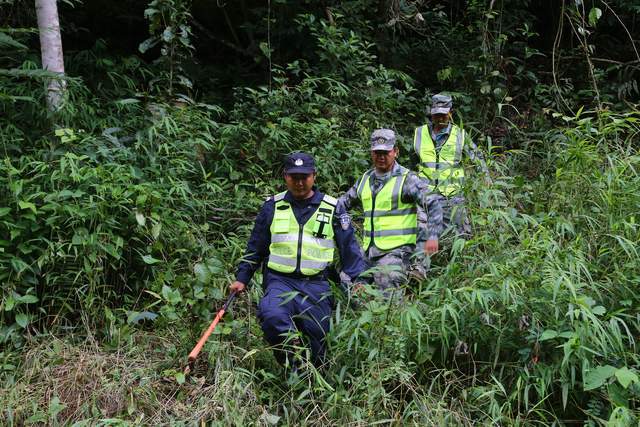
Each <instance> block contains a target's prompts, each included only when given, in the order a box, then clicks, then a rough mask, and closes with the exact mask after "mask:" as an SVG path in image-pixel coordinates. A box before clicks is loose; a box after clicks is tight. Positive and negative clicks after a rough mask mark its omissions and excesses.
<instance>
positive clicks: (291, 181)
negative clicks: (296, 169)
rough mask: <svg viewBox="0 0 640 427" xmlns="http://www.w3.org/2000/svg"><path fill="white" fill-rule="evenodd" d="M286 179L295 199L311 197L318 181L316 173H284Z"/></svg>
mask: <svg viewBox="0 0 640 427" xmlns="http://www.w3.org/2000/svg"><path fill="white" fill-rule="evenodd" d="M284 181H285V182H286V183H287V189H288V190H289V191H290V192H291V194H292V195H293V198H294V199H297V200H304V199H308V198H309V197H311V192H312V190H313V184H314V183H315V182H316V174H315V173H292V174H288V173H285V174H284Z"/></svg>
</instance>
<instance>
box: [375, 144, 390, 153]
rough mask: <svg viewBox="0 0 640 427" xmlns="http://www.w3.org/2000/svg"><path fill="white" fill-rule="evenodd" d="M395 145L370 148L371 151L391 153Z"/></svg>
mask: <svg viewBox="0 0 640 427" xmlns="http://www.w3.org/2000/svg"><path fill="white" fill-rule="evenodd" d="M395 146H396V145H395V144H380V145H373V146H371V151H391V150H393V147H395Z"/></svg>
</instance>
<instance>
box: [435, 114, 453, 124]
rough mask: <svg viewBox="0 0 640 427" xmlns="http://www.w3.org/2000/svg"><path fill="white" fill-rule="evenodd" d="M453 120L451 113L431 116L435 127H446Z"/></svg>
mask: <svg viewBox="0 0 640 427" xmlns="http://www.w3.org/2000/svg"><path fill="white" fill-rule="evenodd" d="M450 119H451V112H449V113H448V114H433V115H431V121H432V122H433V125H434V126H436V127H445V126H447V125H448V124H449V120H450Z"/></svg>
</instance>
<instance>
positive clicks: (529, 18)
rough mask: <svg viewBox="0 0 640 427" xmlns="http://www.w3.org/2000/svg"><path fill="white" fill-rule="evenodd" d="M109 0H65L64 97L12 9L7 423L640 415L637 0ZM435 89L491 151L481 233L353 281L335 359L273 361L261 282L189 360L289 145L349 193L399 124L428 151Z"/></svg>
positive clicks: (6, 46)
mask: <svg viewBox="0 0 640 427" xmlns="http://www.w3.org/2000/svg"><path fill="white" fill-rule="evenodd" d="M108 3H109V4H106V3H105V2H79V1H67V2H62V3H60V4H59V7H60V15H61V19H62V23H63V36H64V42H65V64H66V69H67V74H68V79H67V85H68V91H67V94H66V97H67V98H66V101H65V103H64V105H63V107H62V109H61V110H60V111H58V112H56V113H53V114H52V113H48V112H47V110H46V108H45V106H44V90H43V87H44V82H45V80H46V79H48V78H50V77H51V76H50V75H49V73H47V72H45V71H42V70H40V69H39V51H38V48H39V46H38V43H37V31H36V30H34V29H33V27H34V26H35V23H34V22H33V21H34V19H33V14H32V13H31V12H33V10H32V9H30V8H32V7H33V5H32V4H31V3H30V2H25V1H8V2H3V3H2V4H1V5H0V8H2V11H3V13H4V16H6V18H7V19H6V24H4V23H3V26H2V28H0V47H1V48H2V49H3V52H4V54H3V55H2V57H1V58H0V67H1V69H0V112H1V114H0V138H1V142H0V155H1V156H2V164H1V166H0V282H1V283H2V300H1V302H0V344H1V347H0V378H2V386H1V387H0V390H1V392H2V396H3V398H2V399H1V401H2V405H0V411H2V415H3V418H4V419H5V420H7V423H8V424H16V425H21V424H25V423H27V424H33V423H49V424H56V423H60V424H69V423H72V422H77V423H79V424H78V425H84V424H89V423H96V424H100V425H102V424H104V425H114V424H123V425H127V424H171V423H184V424H193V423H195V422H198V421H201V420H210V421H218V422H220V423H224V424H239V425H244V424H248V423H255V424H278V423H281V424H340V425H342V424H346V423H355V424H368V423H372V422H378V423H383V424H400V423H403V424H404V423H414V424H438V425H441V424H446V423H450V424H455V425H458V424H474V423H484V424H518V425H529V424H551V423H556V424H566V423H572V422H581V423H585V424H589V425H599V424H603V425H604V424H607V425H629V424H631V423H633V424H637V422H638V421H637V416H638V413H637V402H638V393H639V392H640V380H639V378H638V369H639V366H638V365H639V361H638V357H637V350H636V337H637V336H638V332H639V324H638V316H637V313H638V307H639V299H638V297H637V292H636V289H637V286H638V284H639V282H640V271H639V269H640V266H639V263H638V240H639V235H640V234H639V232H638V231H639V230H638V228H639V225H638V219H637V218H636V216H637V208H638V206H640V178H639V176H638V167H639V166H640V165H639V163H640V156H639V155H638V132H639V131H640V129H639V124H638V120H639V119H640V116H639V113H638V109H637V104H636V103H635V102H637V99H638V88H637V74H638V66H639V65H640V64H639V61H640V57H637V51H636V49H637V46H635V45H634V44H633V41H632V40H630V35H632V34H635V32H634V29H635V26H636V25H637V23H636V18H635V14H636V13H637V12H638V6H635V5H633V4H632V2H625V1H611V2H607V3H605V2H600V1H593V2H583V1H576V2H564V3H563V2H560V3H559V4H555V2H554V3H553V4H551V3H548V4H547V3H544V2H534V1H525V0H522V1H509V2H506V1H505V2H501V1H496V2H493V1H491V2H479V1H471V2H435V3H433V2H421V1H408V2H396V1H380V2H371V1H363V0H360V1H342V2H287V1H273V2H271V3H267V5H266V6H265V4H264V2H250V1H246V2H244V1H243V2H240V4H239V5H236V6H232V5H226V6H213V5H211V4H208V3H207V2H199V1H195V0H194V1H182V0H154V1H151V2H148V4H146V5H145V6H146V10H145V8H141V7H140V5H139V4H137V3H139V2H122V3H123V4H111V3H114V2H108ZM542 3H544V4H542ZM98 10H99V11H101V13H102V14H103V15H99V16H98V15H97V13H98V12H97V11H98ZM119 16H120V17H122V16H124V17H125V18H126V19H125V20H124V21H119V19H123V18H118V17H119ZM89 17H92V19H89ZM110 20H113V21H111V22H110ZM125 21H126V22H128V24H127V25H128V27H127V28H129V29H130V30H131V31H130V32H129V33H128V36H126V37H123V36H122V35H121V34H118V32H117V31H115V30H114V24H113V22H115V23H121V24H122V23H123V22H125ZM141 23H142V25H140V24H141ZM123 25H124V24H123ZM83 28H92V29H93V31H94V32H95V33H96V34H98V35H99V36H100V37H102V38H100V39H97V40H93V41H91V42H90V43H89V42H87V40H85V39H86V32H84V30H83ZM141 28H142V30H144V31H141V30H140V29H141ZM147 29H148V31H147ZM138 35H139V37H138ZM212 46H213V47H212ZM614 47H615V48H614ZM440 90H447V91H449V92H451V93H452V94H453V95H454V98H455V102H456V105H457V107H458V108H457V115H456V120H457V121H461V122H464V125H465V127H466V128H467V129H469V130H470V131H471V133H472V135H473V137H474V139H475V140H476V142H478V143H479V145H480V146H481V147H483V149H484V150H485V151H486V152H487V153H488V155H489V160H490V168H491V170H492V175H493V179H494V183H493V185H491V186H488V187H487V186H486V185H485V184H483V183H481V182H475V181H473V180H472V181H471V182H470V185H469V188H468V194H469V205H470V207H471V211H472V219H473V225H474V238H473V239H471V240H469V241H462V240H457V241H449V240H447V241H445V242H444V250H443V251H442V253H440V254H439V255H438V256H436V257H435V258H434V259H433V260H432V270H431V272H430V274H429V277H427V279H426V280H424V281H422V282H420V283H415V282H414V283H412V285H411V289H410V292H409V295H408V297H407V300H406V301H405V303H404V304H402V305H401V306H397V305H393V304H392V305H389V304H387V303H385V302H384V301H383V300H382V299H380V298H379V297H377V296H376V295H375V293H373V294H372V295H370V298H369V299H368V300H367V302H365V303H364V304H363V305H362V306H360V307H359V308H357V309H354V308H353V306H352V305H351V304H350V303H349V301H347V300H346V298H345V297H343V296H340V295H341V294H338V295H339V296H338V302H337V306H336V311H335V314H334V317H333V318H332V324H333V328H332V333H331V335H330V337H329V345H330V354H331V357H330V360H329V364H328V367H327V369H326V370H324V371H322V372H318V371H315V370H312V371H311V374H310V375H309V376H307V377H304V378H303V379H298V380H297V381H287V379H286V378H285V377H284V376H283V375H282V373H281V372H280V370H279V368H278V367H277V365H276V364H275V361H274V360H273V358H272V356H271V354H270V350H269V349H268V348H266V345H265V344H264V342H263V341H262V336H261V331H260V328H259V325H258V324H257V323H256V320H255V308H254V305H255V303H256V302H257V300H258V298H259V296H260V293H261V290H260V286H254V287H253V289H252V291H251V296H250V298H248V299H245V300H242V301H238V302H237V303H236V306H235V307H234V309H233V310H232V313H231V314H230V315H229V316H228V318H227V319H226V322H225V323H224V325H223V326H222V327H220V328H218V329H217V330H216V335H215V336H214V337H212V339H211V340H210V342H209V343H208V344H207V346H206V347H205V353H204V354H203V355H202V356H201V357H202V359H203V360H202V361H201V362H200V363H199V364H198V365H197V366H196V367H195V371H194V373H193V375H192V376H191V377H188V378H185V377H184V376H183V374H182V373H181V371H182V364H183V363H184V357H185V354H186V353H187V352H188V351H189V349H190V347H191V346H192V345H193V343H194V342H195V340H196V339H197V338H198V334H199V333H200V332H201V330H202V328H203V327H204V326H205V325H206V324H207V322H208V321H209V319H211V317H212V316H213V314H214V313H215V310H216V309H217V307H218V306H219V305H220V304H221V302H222V301H223V299H224V294H225V293H226V287H227V285H228V283H229V281H230V280H232V278H233V273H234V266H235V264H236V263H237V261H238V260H239V259H240V257H241V256H242V253H243V250H244V245H245V241H246V238H247V236H248V233H249V231H250V229H251V226H252V219H253V216H254V215H255V213H256V212H257V210H258V209H259V207H260V205H261V204H262V201H263V200H264V198H265V197H266V196H268V195H270V194H273V193H274V192H276V191H278V190H279V189H280V188H281V187H282V182H281V172H280V169H279V165H280V162H281V159H282V157H283V155H285V154H287V153H289V152H291V151H295V150H305V151H309V152H311V153H313V154H314V155H315V156H316V158H317V159H318V164H319V184H320V186H321V187H322V189H323V190H325V191H327V192H328V193H330V194H336V195H337V194H340V192H341V191H344V190H346V189H347V188H348V187H349V185H351V184H352V183H353V181H354V180H355V178H356V177H357V176H359V174H361V173H362V172H363V171H364V170H366V169H367V168H368V164H369V160H368V147H367V143H366V141H367V137H368V135H369V133H370V132H371V130H372V129H374V128H376V127H380V126H386V127H392V128H394V129H396V130H397V131H398V133H399V135H400V137H401V147H402V153H401V162H402V163H403V164H405V165H407V166H411V165H413V161H414V159H411V157H410V156H409V152H410V145H411V137H412V132H413V128H414V127H415V126H417V125H419V124H422V122H423V121H424V120H425V108H426V106H427V105H428V102H429V101H428V100H429V97H430V95H431V94H432V93H435V92H438V91H440ZM259 281H260V277H257V278H256V283H259ZM83 423H84V424H83Z"/></svg>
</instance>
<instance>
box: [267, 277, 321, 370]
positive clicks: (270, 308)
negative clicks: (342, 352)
mask: <svg viewBox="0 0 640 427" xmlns="http://www.w3.org/2000/svg"><path fill="white" fill-rule="evenodd" d="M265 284H266V287H265V293H264V296H263V297H262V299H261V300H260V303H259V305H258V318H259V319H260V323H261V325H262V331H263V332H264V336H265V339H266V340H267V342H269V344H271V345H272V346H274V347H276V358H277V359H278V361H279V362H280V363H284V362H285V360H286V354H285V352H284V351H283V350H282V349H279V348H278V347H279V346H280V345H281V344H282V343H283V342H284V341H285V340H286V339H287V335H288V334H289V333H291V332H296V331H300V332H301V333H302V334H303V335H304V336H305V337H306V338H307V340H308V341H309V344H310V346H311V361H312V362H313V364H314V365H315V366H320V365H322V363H323V362H324V357H325V354H326V344H325V336H326V334H327V332H329V322H330V318H331V305H332V299H331V290H330V288H329V283H328V282H327V281H325V280H306V279H294V278H290V277H285V276H281V275H279V274H277V273H274V272H272V271H269V270H267V271H266V272H265Z"/></svg>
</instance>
